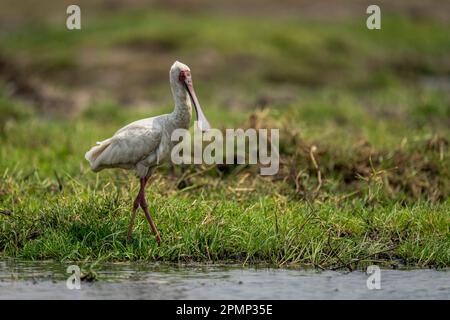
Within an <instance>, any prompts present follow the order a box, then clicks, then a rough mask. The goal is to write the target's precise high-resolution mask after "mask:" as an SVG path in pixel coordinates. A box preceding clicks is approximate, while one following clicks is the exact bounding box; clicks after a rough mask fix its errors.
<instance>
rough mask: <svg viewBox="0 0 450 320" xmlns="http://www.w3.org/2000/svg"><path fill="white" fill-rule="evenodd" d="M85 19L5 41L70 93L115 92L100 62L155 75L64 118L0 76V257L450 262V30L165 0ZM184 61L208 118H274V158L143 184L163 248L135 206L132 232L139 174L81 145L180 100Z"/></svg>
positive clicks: (166, 171) (21, 60)
mask: <svg viewBox="0 0 450 320" xmlns="http://www.w3.org/2000/svg"><path fill="white" fill-rule="evenodd" d="M85 21H86V24H84V25H83V31H82V32H67V31H66V30H64V29H61V27H60V26H59V25H57V24H55V23H50V22H48V23H47V22H46V23H38V24H35V25H33V24H32V23H30V24H29V25H25V26H23V27H22V28H19V29H18V30H15V31H14V32H8V33H2V34H1V35H0V51H1V52H0V53H1V54H2V55H4V56H5V57H6V59H11V61H14V62H15V63H17V64H18V65H21V66H22V67H23V68H24V74H25V75H28V73H32V74H33V75H35V76H36V77H37V78H38V79H40V80H41V81H42V82H44V83H45V82H47V83H49V84H53V85H54V86H55V87H57V88H63V89H64V90H67V92H69V93H71V92H72V90H74V91H75V89H82V90H86V91H88V92H90V91H95V90H96V89H97V88H103V89H105V88H106V89H108V87H107V86H106V87H102V86H103V85H104V83H103V80H101V79H107V77H106V78H101V77H100V78H98V77H97V76H98V75H101V74H102V73H103V72H106V74H108V72H111V70H119V71H120V72H122V73H121V74H123V76H124V77H127V76H128V73H129V72H130V70H131V71H132V72H135V73H137V74H139V75H141V73H140V72H136V70H141V67H142V68H144V69H145V68H150V69H151V70H152V72H150V71H149V70H150V69H145V70H147V71H149V72H150V73H149V74H145V73H144V72H142V77H141V78H139V77H138V78H131V79H132V81H127V80H124V81H123V83H121V86H120V88H117V90H116V89H114V88H109V91H106V92H107V94H108V95H107V96H106V97H104V96H100V97H101V98H97V99H95V100H94V101H93V102H91V103H90V104H89V106H88V107H87V108H86V109H83V110H80V111H79V112H73V113H71V114H73V116H71V117H62V116H61V114H64V112H60V113H58V114H56V115H55V114H52V113H50V112H47V110H46V109H45V107H42V106H38V108H34V107H35V106H34V105H33V101H31V102H30V101H26V99H24V97H22V96H21V94H20V92H15V91H14V90H13V89H11V86H10V85H8V84H5V83H4V82H5V79H3V78H2V77H0V256H2V257H17V258H23V259H33V260H40V259H55V260H60V261H68V260H74V261H81V260H82V261H86V260H90V261H126V260H131V261H138V260H145V261H164V262H201V263H205V262H233V263H235V262H238V263H243V264H244V263H248V264H250V263H260V262H262V263H270V264H273V265H278V266H287V265H294V266H297V265H310V266H314V267H316V268H324V269H335V268H347V269H354V268H361V267H363V266H365V265H367V264H372V263H378V264H384V265H386V266H392V267H395V266H399V265H407V266H416V267H448V266H450V230H449V225H450V202H449V201H450V163H449V150H448V145H449V141H448V137H449V136H450V129H449V126H448V123H449V121H450V108H449V106H450V100H449V98H448V92H447V91H446V89H442V88H439V87H433V86H427V85H423V82H422V81H423V79H424V78H426V77H429V78H432V79H439V78H444V79H447V77H448V75H449V74H450V69H449V67H450V64H449V61H450V60H449V59H450V56H449V54H448V52H449V49H450V47H449V46H450V39H449V33H448V26H446V25H443V23H439V22H435V21H430V20H425V21H422V20H420V21H417V20H415V19H412V18H408V17H404V16H400V15H390V14H386V15H384V14H383V30H382V31H381V32H378V31H368V30H367V29H365V28H364V27H361V21H359V20H358V19H348V20H345V21H340V20H336V21H335V20H331V21H330V22H324V21H320V22H319V21H312V20H307V19H300V18H299V17H295V16H286V17H278V16H276V15H275V16H265V17H264V19H262V18H261V17H260V16H257V15H256V16H251V17H250V16H248V17H247V16H242V15H230V14H224V13H211V14H205V13H198V12H197V13H192V14H183V13H180V12H178V11H170V10H164V9H158V10H156V9H155V10H142V11H141V12H133V11H131V12H129V11H124V12H119V13H109V14H102V15H98V16H95V17H93V16H88V17H87V19H86V20H85ZM362 25H363V26H364V24H362ZM180 26H183V27H182V28H180ZM124 52H125V53H126V54H128V55H129V59H128V60H126V62H127V63H125V64H124V65H122V64H120V63H117V57H119V58H120V57H122V56H121V55H124V54H125V53H124ZM93 53H98V54H99V55H100V56H101V57H102V59H100V60H101V61H100V60H99V61H97V60H95V59H94V60H92V61H91V60H89V55H91V57H92V56H94V57H95V54H94V55H93ZM117 53H119V54H118V56H116V55H115V54H117ZM142 54H144V56H145V57H147V56H148V59H147V58H146V59H145V61H146V62H147V63H146V64H143V61H144V60H139V57H142V56H141V55H142ZM86 57H87V58H86ZM180 57H181V58H180ZM1 58H2V56H0V67H1V63H2V61H1ZM135 58H136V59H137V60H135ZM175 59H180V60H182V61H184V59H187V60H188V61H192V64H191V62H189V64H190V65H191V67H192V69H193V74H194V77H195V86H196V92H197V95H198V96H199V99H200V101H201V103H202V106H203V109H204V111H205V113H206V115H207V116H208V118H209V120H210V122H211V124H212V125H213V126H215V127H218V128H233V127H249V126H251V125H255V124H256V125H257V126H261V127H265V128H280V129H281V130H280V150H281V159H282V165H281V167H280V172H279V173H278V174H277V175H276V176H274V177H266V178H263V177H260V176H259V175H258V174H257V172H258V170H257V169H258V168H257V167H238V166H210V167H206V166H187V167H183V168H180V167H175V168H171V167H169V166H168V165H165V166H163V167H162V168H160V169H159V170H158V171H157V173H156V174H155V176H154V177H153V178H152V182H151V184H150V186H149V187H148V189H147V197H148V199H149V205H150V211H151V212H152V213H153V216H154V219H155V221H156V224H157V226H158V228H159V230H160V232H161V236H162V245H161V246H160V247H158V246H157V245H156V241H155V239H154V236H153V235H152V234H151V232H150V228H149V226H148V224H147V222H146V220H145V218H144V216H143V214H142V213H141V212H140V213H139V215H138V218H137V223H136V226H135V231H134V234H133V239H132V241H131V243H127V241H126V235H127V231H128V223H129V218H130V213H131V205H132V200H133V198H134V196H135V194H136V193H137V189H138V182H137V179H135V178H134V176H133V175H132V174H131V173H125V172H123V171H120V170H107V171H103V172H101V173H99V174H94V173H92V172H90V171H89V168H88V164H87V162H86V161H85V160H84V157H83V156H84V153H85V152H86V151H87V150H88V149H89V148H90V147H91V146H92V145H93V144H94V143H95V141H98V140H101V139H104V138H107V137H109V136H110V135H111V134H113V133H114V132H115V131H116V130H117V129H118V128H119V127H121V126H123V125H125V124H127V123H128V122H131V121H134V120H136V119H139V118H143V117H149V116H153V115H157V114H161V113H164V112H169V111H170V110H171V108H172V106H171V103H169V101H170V98H168V97H170V96H169V92H170V91H169V89H168V83H167V69H168V67H169V65H167V66H166V62H167V61H173V60H175ZM208 59H212V61H214V63H209V64H208V63H207V62H208V61H209V60H208ZM119 60H120V59H119ZM136 61H138V62H136ZM205 61H206V63H205ZM163 62H164V64H163ZM102 63H103V64H102ZM135 63H137V66H138V67H139V68H136V65H135ZM139 63H141V64H142V65H140V64H139ZM22 64H23V65H22ZM127 67H132V68H131V69H130V70H129V69H127ZM120 68H122V69H120ZM133 68H134V69H133ZM205 70H209V71H208V72H205ZM74 75H76V77H78V78H77V79H76V80H73V79H71V77H72V76H74ZM22 76H23V75H22ZM74 77H75V76H74ZM19 78H20V77H19ZM99 79H100V80H99ZM126 79H128V78H126ZM155 79H156V80H155ZM8 81H9V80H8V79H6V82H8ZM84 81H86V83H87V84H86V83H85V82H84ZM96 81H97V82H96ZM150 81H152V82H151V85H150V84H149V82H150ZM136 87H141V88H145V90H146V91H145V95H144V96H143V97H144V98H145V99H148V100H151V101H152V102H154V101H157V102H158V101H163V102H162V103H161V104H160V106H159V107H130V106H126V107H123V106H122V103H121V102H120V99H119V98H120V97H121V96H120V93H121V92H122V91H123V92H125V93H127V94H129V91H130V90H133V89H135V88H136ZM38 92H40V91H39V90H38ZM132 92H133V91H132ZM280 92H281V96H282V97H281V98H279V96H278V95H279V94H280ZM286 92H287V94H286ZM44 93H45V91H44ZM133 93H134V92H133ZM277 94H278V95H277ZM283 95H286V96H287V97H288V98H284V96H283ZM161 97H163V98H162V99H160V98H161ZM266 97H267V98H268V102H267V103H266V109H264V110H261V109H256V108H255V105H259V103H258V101H259V100H261V98H266ZM44 98H45V94H44ZM141 98H142V96H141ZM262 100H264V99H262ZM152 105H153V104H152ZM44 106H45V104H44ZM62 107H63V106H62ZM62 107H61V108H62ZM311 150H316V151H315V152H314V153H312V152H311ZM314 160H315V161H316V162H317V164H318V166H317V167H316V166H315V165H314ZM319 176H320V179H319Z"/></svg>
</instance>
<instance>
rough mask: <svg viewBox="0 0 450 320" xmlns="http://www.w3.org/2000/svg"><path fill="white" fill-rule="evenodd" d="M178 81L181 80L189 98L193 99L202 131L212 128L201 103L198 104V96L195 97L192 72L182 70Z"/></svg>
mask: <svg viewBox="0 0 450 320" xmlns="http://www.w3.org/2000/svg"><path fill="white" fill-rule="evenodd" d="M178 80H180V82H181V83H182V84H183V85H184V87H185V88H186V91H187V92H188V94H189V97H190V98H191V101H192V104H193V105H194V108H195V113H196V114H197V121H198V126H199V128H200V130H202V131H206V130H208V129H209V128H210V125H209V122H208V120H206V117H205V115H204V113H203V111H202V108H201V107H200V103H199V102H198V99H197V96H196V95H195V91H194V86H193V85H192V77H191V71H189V70H181V71H180V75H179V76H178Z"/></svg>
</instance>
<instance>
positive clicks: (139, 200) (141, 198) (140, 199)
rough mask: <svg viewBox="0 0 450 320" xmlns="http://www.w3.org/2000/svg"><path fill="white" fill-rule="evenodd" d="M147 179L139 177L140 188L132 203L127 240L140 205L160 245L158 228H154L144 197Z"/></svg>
mask: <svg viewBox="0 0 450 320" xmlns="http://www.w3.org/2000/svg"><path fill="white" fill-rule="evenodd" d="M147 181H148V178H141V179H140V182H141V188H140V190H139V193H138V195H137V197H136V199H135V200H134V204H133V213H132V216H131V222H130V228H129V230H128V241H129V240H130V237H131V232H132V231H133V225H134V219H135V217H136V211H137V208H138V207H139V206H141V208H142V210H143V211H144V213H145V217H146V218H147V220H148V223H149V224H150V227H151V228H152V230H153V233H154V234H155V236H156V241H157V242H158V245H160V243H161V237H160V236H159V232H158V229H156V226H155V223H154V222H153V219H152V216H151V215H150V213H149V212H148V204H147V200H146V199H145V186H146V184H147Z"/></svg>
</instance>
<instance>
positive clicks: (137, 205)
mask: <svg viewBox="0 0 450 320" xmlns="http://www.w3.org/2000/svg"><path fill="white" fill-rule="evenodd" d="M142 193H143V191H142V184H141V188H140V190H139V193H138V195H137V197H136V199H134V203H133V213H132V214H131V221H130V227H129V228H128V236H127V240H128V242H130V238H131V233H132V232H133V227H134V219H135V218H136V212H137V209H138V208H139V205H140V203H141V198H142Z"/></svg>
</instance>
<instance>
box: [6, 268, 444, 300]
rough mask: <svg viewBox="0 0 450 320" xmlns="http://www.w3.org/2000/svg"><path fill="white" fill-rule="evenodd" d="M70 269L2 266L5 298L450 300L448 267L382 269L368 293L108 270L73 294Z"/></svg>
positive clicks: (361, 280)
mask: <svg viewBox="0 0 450 320" xmlns="http://www.w3.org/2000/svg"><path fill="white" fill-rule="evenodd" d="M69 265H70V264H61V263H55V262H18V261H11V260H7V261H1V260H0V299H450V269H447V270H442V271H436V270H429V269H418V270H388V269H381V272H380V286H381V289H372V290H369V289H368V287H367V279H368V277H369V275H367V274H366V273H364V272H360V271H354V272H337V271H320V272H319V271H315V270H311V269H273V268H263V267H259V268H255V267H245V268H243V267H237V266H167V265H155V264H151V265H149V264H143V263H135V264H131V263H128V264H105V265H102V266H101V267H100V268H96V273H97V275H98V277H97V279H98V280H97V281H94V282H86V281H81V283H80V289H78V290H77V289H72V290H70V289H68V288H67V284H66V282H67V278H68V277H69V276H70V273H67V267H68V266H69Z"/></svg>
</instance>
